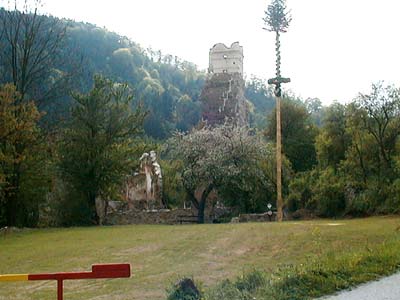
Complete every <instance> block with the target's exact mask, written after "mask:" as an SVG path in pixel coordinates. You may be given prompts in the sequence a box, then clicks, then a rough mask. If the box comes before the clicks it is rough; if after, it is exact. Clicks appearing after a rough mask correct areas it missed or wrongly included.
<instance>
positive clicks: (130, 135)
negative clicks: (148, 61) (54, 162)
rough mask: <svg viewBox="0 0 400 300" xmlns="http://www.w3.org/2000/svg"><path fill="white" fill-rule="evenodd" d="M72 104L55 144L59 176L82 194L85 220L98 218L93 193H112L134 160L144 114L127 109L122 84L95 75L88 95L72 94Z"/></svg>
mask: <svg viewBox="0 0 400 300" xmlns="http://www.w3.org/2000/svg"><path fill="white" fill-rule="evenodd" d="M73 98H74V100H75V105H74V107H73V109H72V112H71V115H72V116H71V121H70V123H69V124H68V127H67V129H66V130H65V133H64V138H63V141H62V144H61V150H60V152H61V158H60V161H61V162H60V166H61V171H62V174H63V175H64V178H65V179H66V180H67V182H69V183H70V184H71V185H72V186H73V188H74V189H75V190H76V191H77V192H78V194H79V195H80V196H81V197H82V199H84V202H85V203H84V204H85V205H86V208H87V209H88V210H89V211H90V213H91V216H90V220H86V221H91V222H95V223H97V222H98V216H97V213H96V209H95V200H96V198H97V197H101V198H102V199H107V198H108V197H110V196H112V195H114V194H115V193H116V192H118V189H119V186H120V184H121V180H122V179H123V178H124V175H126V174H128V172H129V171H130V170H131V169H132V167H133V166H134V165H135V164H136V163H137V155H138V153H136V151H135V150H136V147H135V138H137V135H138V134H139V133H140V132H141V130H142V124H143V120H144V118H145V115H146V113H144V112H143V111H142V110H141V108H140V107H138V108H137V109H136V110H135V111H133V110H132V103H131V102H132V100H133V98H132V95H131V92H130V89H129V88H128V87H127V86H126V85H124V84H117V83H114V82H112V81H110V80H108V79H105V78H103V77H100V76H96V77H95V79H94V87H93V89H92V90H91V91H90V92H89V93H88V94H73Z"/></svg>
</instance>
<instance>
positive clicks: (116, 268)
mask: <svg viewBox="0 0 400 300" xmlns="http://www.w3.org/2000/svg"><path fill="white" fill-rule="evenodd" d="M130 276H131V266H130V264H106V265H93V266H92V271H91V272H68V273H48V274H10V275H0V281H17V280H57V300H63V281H64V280H78V279H102V278H129V277H130Z"/></svg>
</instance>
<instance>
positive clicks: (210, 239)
mask: <svg viewBox="0 0 400 300" xmlns="http://www.w3.org/2000/svg"><path fill="white" fill-rule="evenodd" d="M399 226H400V218H399V217H374V218H368V219H356V220H335V221H332V220H330V221H328V220H324V221H305V222H286V223H282V224H278V223H245V224H220V225H217V224H215V225H211V224H210V225H183V226H153V225H132V226H113V227H89V228H67V229H38V230H23V231H21V232H13V233H10V234H3V235H2V236H0V274H5V273H39V272H57V271H82V270H90V267H91V265H92V264H95V263H130V264H131V266H132V272H133V276H132V277H131V278H130V279H106V280H92V281H66V282H65V299H66V300H78V299H79V300H83V299H96V300H100V299H110V300H117V299H118V300H128V299H165V298H166V296H165V288H166V287H167V286H169V285H170V283H171V282H173V281H175V280H176V279H177V278H178V277H179V276H184V275H192V276H193V277H194V278H195V279H196V280H199V281H201V282H203V283H204V285H205V286H206V287H207V286H213V285H215V284H216V283H218V282H219V281H221V280H223V279H225V278H235V277H236V276H238V275H240V274H242V273H243V272H246V271H249V270H252V269H254V268H256V269H260V270H266V271H267V272H268V271H271V272H272V271H273V270H275V269H276V268H277V266H278V265H280V264H296V265H298V264H303V263H307V262H308V261H311V260H314V261H315V258H318V257H329V255H332V254H340V253H343V254H346V253H351V252H353V251H360V250H365V249H366V248H369V247H374V246H377V245H380V244H382V243H383V242H385V241H387V240H391V239H394V238H397V237H398V235H399ZM55 298H56V284H55V282H15V283H4V282H0V300H13V299H23V300H26V299H37V300H39V299H40V300H47V299H55Z"/></svg>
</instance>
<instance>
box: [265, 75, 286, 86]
mask: <svg viewBox="0 0 400 300" xmlns="http://www.w3.org/2000/svg"><path fill="white" fill-rule="evenodd" d="M289 82H290V78H283V77H275V78H271V79H268V84H274V85H281V84H282V83H289Z"/></svg>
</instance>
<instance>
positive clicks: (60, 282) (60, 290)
mask: <svg viewBox="0 0 400 300" xmlns="http://www.w3.org/2000/svg"><path fill="white" fill-rule="evenodd" d="M57 300H63V280H62V279H59V280H57Z"/></svg>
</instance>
